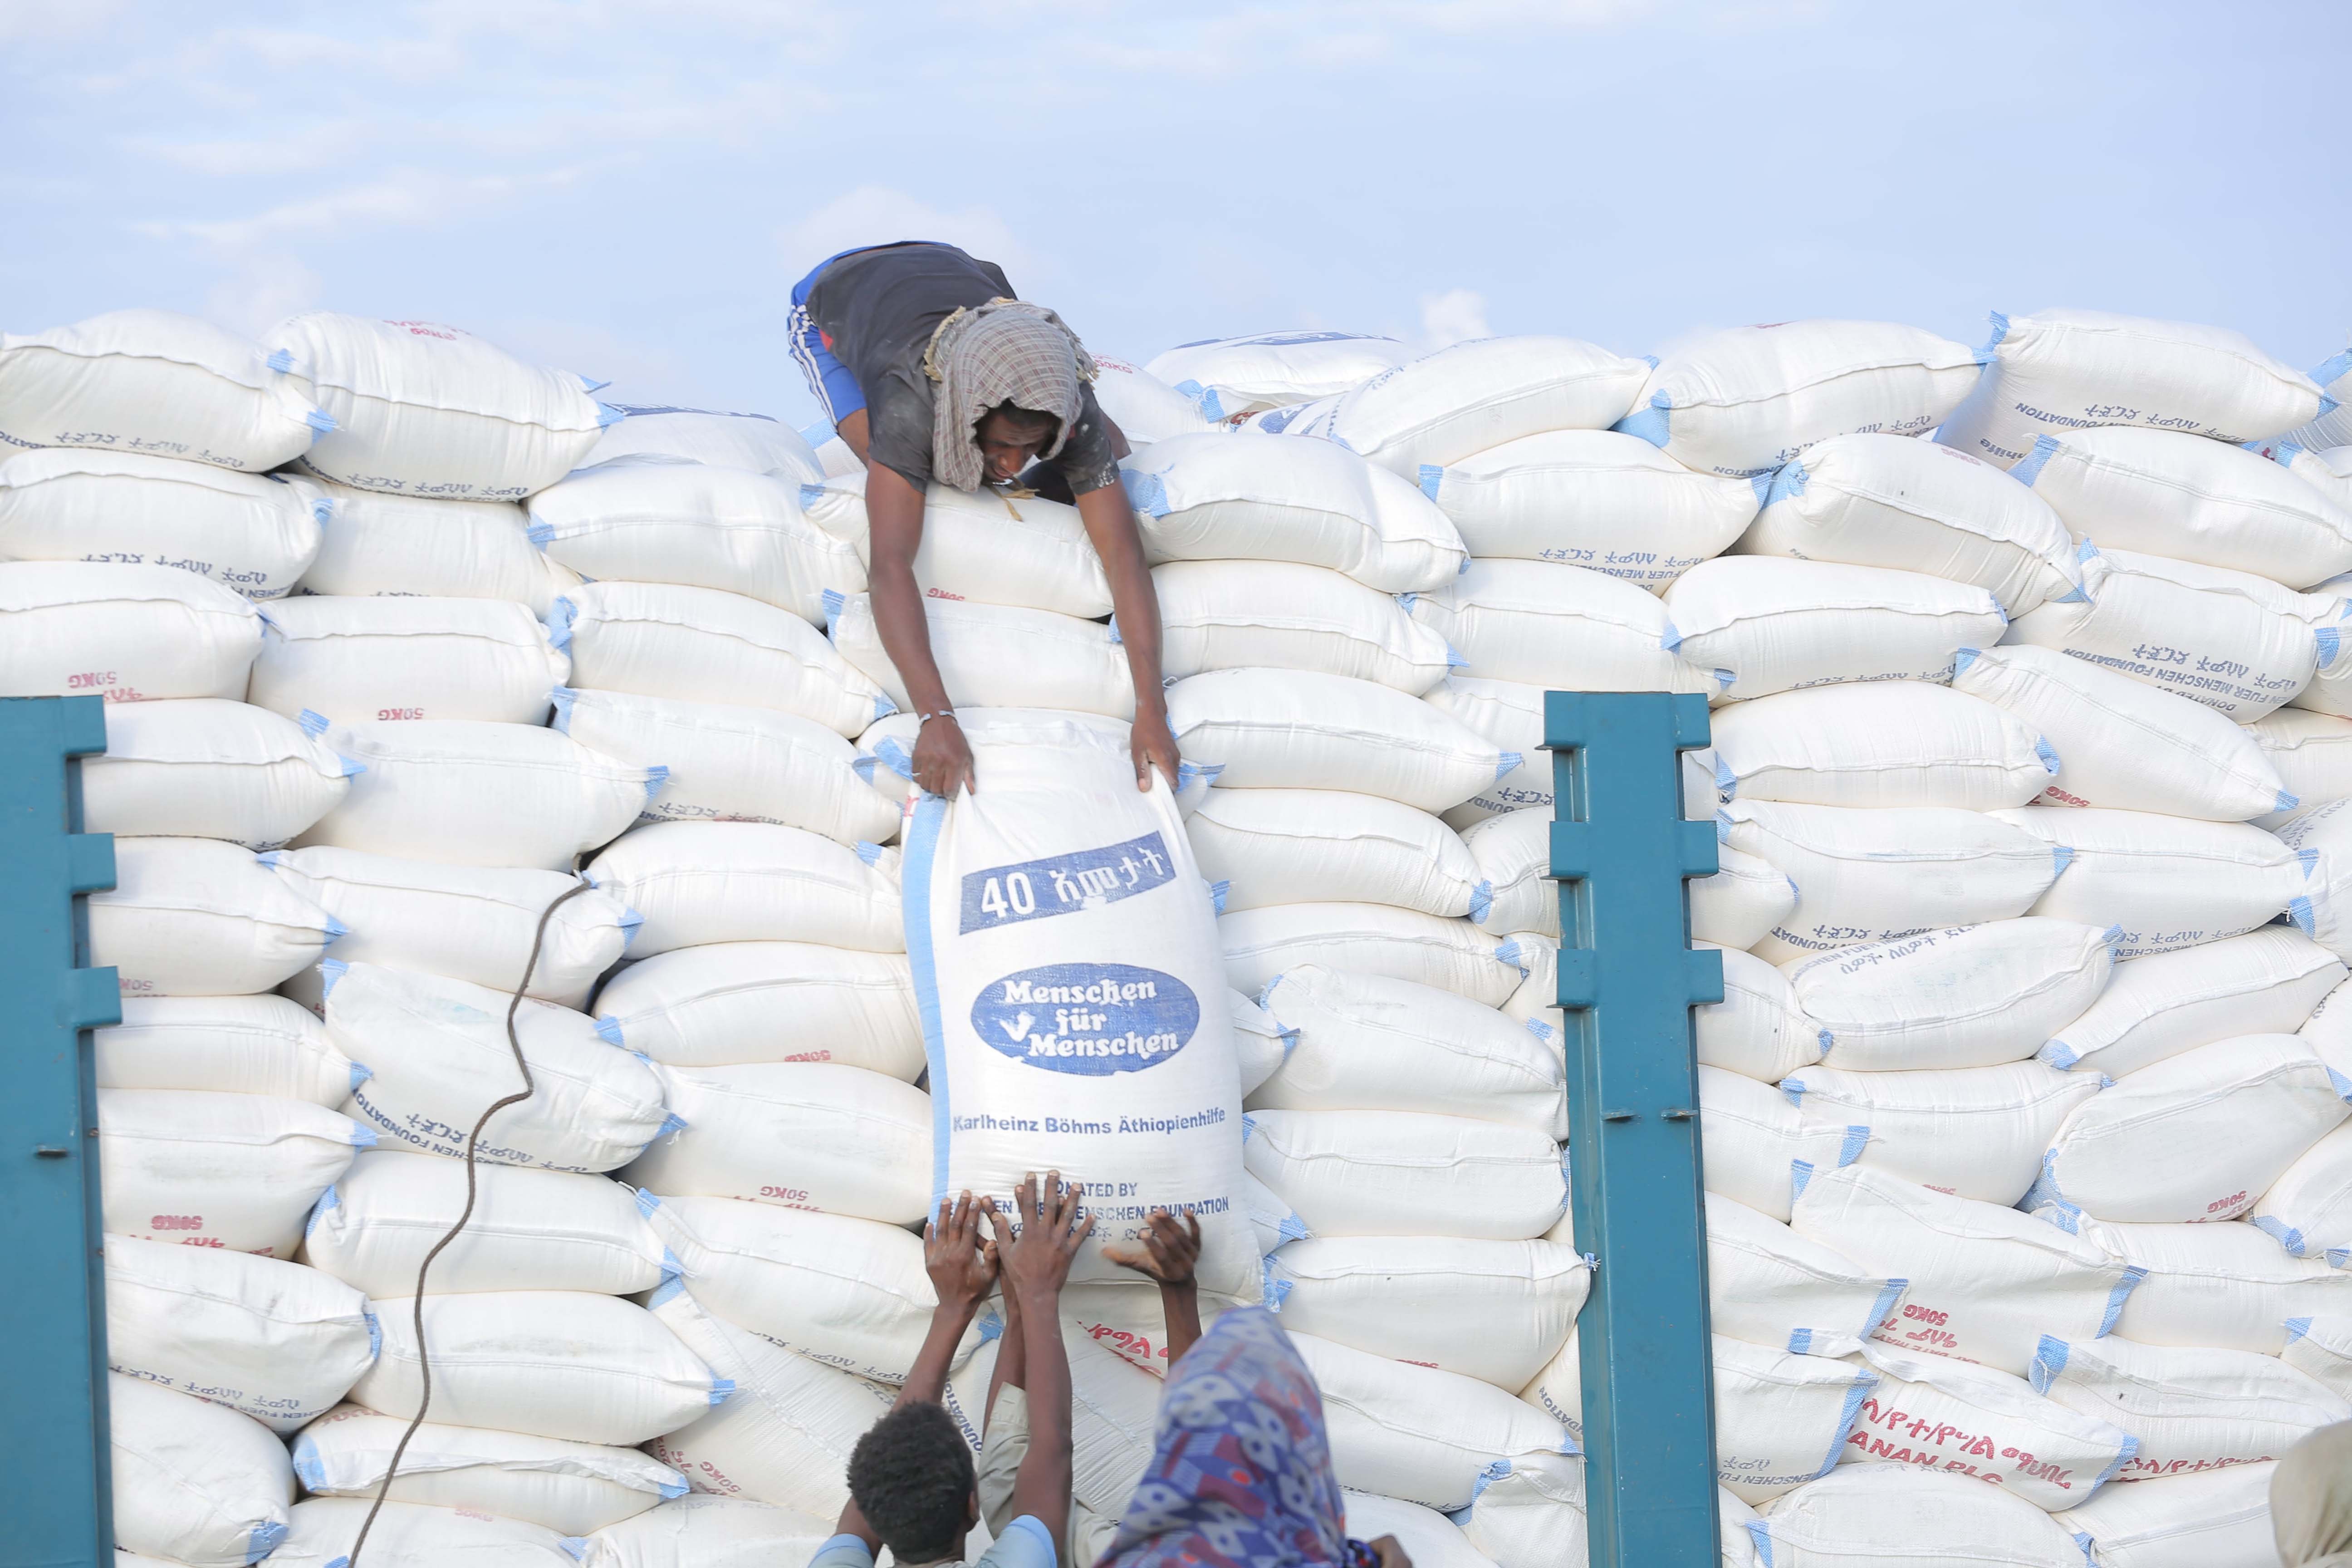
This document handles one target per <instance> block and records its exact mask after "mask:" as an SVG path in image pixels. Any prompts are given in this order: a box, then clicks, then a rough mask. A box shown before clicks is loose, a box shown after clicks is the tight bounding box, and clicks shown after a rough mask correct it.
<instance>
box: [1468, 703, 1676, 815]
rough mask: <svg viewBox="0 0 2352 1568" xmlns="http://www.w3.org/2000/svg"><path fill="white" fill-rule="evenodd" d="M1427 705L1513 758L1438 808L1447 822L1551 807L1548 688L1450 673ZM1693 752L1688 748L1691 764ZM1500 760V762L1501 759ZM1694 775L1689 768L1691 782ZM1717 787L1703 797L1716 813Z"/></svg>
mask: <svg viewBox="0 0 2352 1568" xmlns="http://www.w3.org/2000/svg"><path fill="white" fill-rule="evenodd" d="M1422 700H1423V703H1424V704H1426V705H1427V706H1428V707H1431V708H1435V709H1437V710H1440V711H1442V712H1444V713H1446V714H1449V715H1451V716H1452V717H1454V719H1457V720H1459V721H1461V722H1462V723H1463V724H1465V725H1466V726H1468V727H1469V728H1470V729H1471V730H1472V731H1475V732H1476V733H1478V734H1480V735H1483V736H1485V737H1486V739H1487V740H1489V741H1492V742H1494V743H1495V744H1496V745H1497V746H1499V747H1502V748H1503V755H1504V756H1506V757H1507V758H1509V759H1510V766H1509V767H1507V768H1505V769H1504V770H1503V771H1502V772H1501V773H1499V774H1498V775H1496V778H1495V780H1494V782H1493V783H1491V784H1485V785H1482V786H1481V787H1480V788H1479V789H1478V790H1476V791H1475V793H1473V794H1472V795H1470V796H1469V797H1468V798H1467V799H1465V800H1464V801H1463V802H1462V803H1461V804H1460V805H1455V806H1453V807H1451V808H1449V809H1448V810H1446V811H1444V812H1442V813H1440V814H1439V815H1441V816H1444V819H1445V825H1446V826H1448V827H1451V828H1453V829H1454V830H1455V831H1456V832H1467V831H1469V830H1470V829H1471V828H1473V827H1475V826H1477V825H1478V824H1480V823H1482V822H1484V821H1486V819H1487V818H1488V817H1490V816H1502V815H1503V814H1505V813H1506V812H1512V811H1521V810H1524V809H1526V808H1527V807H1529V806H1538V805H1539V806H1542V807H1544V808H1545V809H1546V810H1549V809H1550V807H1551V759H1550V758H1549V757H1548V756H1545V755H1544V754H1543V730H1544V689H1543V688H1542V687H1540V686H1535V685H1530V684H1528V683H1527V682H1525V681H1517V680H1489V679H1486V678H1484V677H1482V676H1473V675H1449V676H1447V677H1446V678H1445V679H1443V680H1441V681H1439V682H1438V683H1437V684H1436V685H1435V686H1433V687H1431V688H1430V689H1429V690H1428V691H1427V692H1425V693H1423V698H1422ZM1693 754H1694V753H1690V752H1685V753H1684V758H1683V761H1684V764H1685V768H1687V767H1688V765H1689V763H1690V759H1691V757H1692V755H1693ZM1497 765H1499V764H1497ZM1689 778H1690V775H1689V774H1687V773H1685V784H1686V785H1687V784H1688V782H1689ZM1713 796H1714V792H1713V790H1712V789H1710V790H1708V791H1707V792H1706V797H1707V798H1706V799H1705V800H1703V801H1701V802H1700V805H1702V806H1704V807H1705V809H1706V813H1707V815H1709V816H1712V815H1714V811H1715V807H1714V805H1713Z"/></svg>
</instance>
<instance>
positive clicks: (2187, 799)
mask: <svg viewBox="0 0 2352 1568" xmlns="http://www.w3.org/2000/svg"><path fill="white" fill-rule="evenodd" d="M1952 689H1953V690H1955V691H1958V692H1962V693H1965V694H1967V695H1969V696H1970V697H1976V698H1980V699H1982V700H1985V701H1987V702H1990V703H1993V704H1995V705H1997V706H1999V707H2000V708H2002V709H2004V710H2007V711H2009V712H2010V713H2012V714H2014V715H2015V716H2016V717H2017V718H2018V719H2019V720H2020V721H2022V722H2023V723H2024V724H2025V725H2026V726H2027V727H2028V728H2031V729H2033V730H2038V731H2041V733H2042V739H2043V741H2044V742H2047V743H2048V745H2049V746H2050V747H2051V748H2052V754H2053V756H2054V757H2055V758H2056V759H2057V762H2058V764H2059V766H2058V775H2057V777H2055V778H2054V779H2052V780H2051V781H2049V789H2048V790H2047V792H2046V793H2045V794H2044V795H2043V796H2042V804H2044V805H2091V806H2108V807H2114V808H2116V809H2118V810H2123V811H2152V812H2159V813H2162V814H2163V815H2165V816H2198V817H2206V818H2209V819H2210V820H2212V821H2215V822H2243V821H2245V820H2246V819H2247V818H2248V817H2256V816H2263V814H2265V813H2268V812H2274V811H2286V810H2292V809H2293V805H2294V801H2295V795H2294V794H2292V793H2290V792H2289V786H2288V785H2287V784H2285V783H2284V780H2283V779H2282V778H2281V777H2280V774H2279V772H2278V770H2277V769H2276V768H2275V767H2273V765H2272V761H2271V759H2270V758H2268V757H2266V756H2265V755H2264V754H2263V747H2262V744H2261V735H2260V733H2259V732H2258V731H2250V730H2247V729H2242V728H2240V727H2239V726H2238V725H2236V724H2234V723H2232V722H2231V721H2230V720H2229V719H2227V718H2225V717H2223V716H2222V715H2221V714H2220V713H2218V712H2215V711H2214V710H2211V709H2210V708H2207V707H2206V706H2205V705H2204V704H2202V703H2199V702H2191V701H2189V700H2186V699H2185V698H2181V697H2177V696H2174V695H2173V694H2172V693H2170V692H2168V691H2165V690H2162V689H2158V688H2156V687H2153V686H2151V685H2149V684H2147V682H2145V681H2140V680H2134V679H2132V678H2131V677H2129V676H2127V675H2122V674H2118V673H2117V672H2116V671H2115V670H2112V669H2106V668H2101V667H2100V666H2099V665H2097V664H2095V663H2093V662H2091V661H2090V660H2088V659H2081V658H2068V657H2067V656H2066V655H2064V654H2063V653H2060V652H2057V651H2055V650H2053V649H2051V648H2046V647H2032V646H2030V645H2018V646H2014V647H1995V648H1987V649H1984V650H1983V651H1981V652H1979V650H1978V649H1975V648H1962V649H1961V650H1960V655H1959V659H1958V665H1957V667H1956V668H1955V669H1954V670H1953V672H1952ZM2276 717H2277V715H2273V716H2272V718H2268V719H2264V720H2263V721H2262V722H2263V723H2264V724H2268V723H2271V722H2272V721H2273V719H2275V718H2276ZM1719 743H1720V742H1718V744H1719ZM2002 804H2003V805H2023V804H2024V803H2023V802H2022V801H2016V802H2003V803H2002Z"/></svg>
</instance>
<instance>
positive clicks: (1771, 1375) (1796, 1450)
mask: <svg viewBox="0 0 2352 1568" xmlns="http://www.w3.org/2000/svg"><path fill="white" fill-rule="evenodd" d="M1714 1354H1715V1473H1716V1479H1717V1483H1718V1484H1719V1485H1722V1486H1725V1487H1728V1488H1729V1489H1731V1490H1732V1491H1734V1492H1736V1493H1738V1495H1739V1496H1740V1497H1741V1498H1743V1499H1745V1500H1747V1501H1748V1503H1750V1504H1760V1503H1763V1502H1764V1501H1766V1500H1768V1499H1771V1498H1776V1497H1779V1496H1780V1495H1781V1494H1782V1493H1784V1492H1788V1491H1791V1490H1793V1489H1796V1488H1797V1487H1800V1486H1802V1485H1803V1484H1804V1483H1805V1482H1807V1481H1810V1480H1814V1479H1818V1478H1820V1477H1822V1476H1825V1475H1827V1474H1828V1473H1829V1472H1830V1468H1831V1467H1832V1466H1833V1465H1835V1464H1836V1463H1837V1462H1838V1458H1839V1457H1840V1456H1841V1455H1842V1454H1843V1453H1844V1451H1845V1441H1846V1436H1847V1434H1848V1433H1849V1432H1851V1431H1852V1430H1853V1425H1854V1420H1855V1418H1856V1416H1857V1415H1859V1414H1860V1412H1861V1410H1862V1405H1863V1401H1864V1399H1865V1398H1867V1397H1868V1396H1869V1394H1870V1393H1871V1391H1872V1390H1873V1389H1874V1388H1876V1387H1877V1386H1878V1373H1875V1372H1874V1371H1872V1370H1871V1369H1870V1368H1868V1367H1864V1366H1855V1365H1853V1363H1849V1362H1843V1361H1831V1360H1829V1359H1828V1358H1826V1357H1823V1356H1817V1355H1792V1354H1790V1352H1787V1351H1780V1350H1773V1349H1770V1348H1769V1347H1768V1346H1764V1345H1754V1344H1747V1343H1743V1342H1740V1341H1738V1340H1735V1339H1727V1338H1726V1337H1725V1336H1723V1335H1721V1334H1717V1335H1715V1336H1714Z"/></svg>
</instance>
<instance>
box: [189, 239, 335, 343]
mask: <svg viewBox="0 0 2352 1568" xmlns="http://www.w3.org/2000/svg"><path fill="white" fill-rule="evenodd" d="M321 289H322V285H321V284H320V280H319V275H318V274H317V273H315V272H313V271H311V270H310V268H308V267H305V266H304V265H302V263H301V262H300V261H299V260H297V259H295V258H293V257H291V256H288V255H286V254H284V253H283V252H280V251H250V252H247V253H246V254H245V255H243V256H240V257H238V258H236V263H235V266H234V268H233V269H232V270H231V271H230V272H229V274H228V275H227V276H226V277H225V278H223V279H221V280H220V281H219V282H217V283H215V284H214V285H213V287H212V291H211V292H210V293H208V294H206V295H205V315H206V316H208V317H210V318H211V319H212V320H213V321H215V322H217V323H218V324H220V325H221V326H224V327H226V328H228V329H229V330H230V331H235V332H243V333H245V334H246V335H247V337H259V336H260V335H261V334H262V333H264V332H266V331H268V330H269V329H270V328H272V327H274V326H276V325H277V324H278V322H280V321H284V320H285V319H286V318H287V317H289V316H290V315H292V314H294V313H295V312H296V311H298V310H312V309H315V308H316V307H317V306H318V305H319V303H320V295H321Z"/></svg>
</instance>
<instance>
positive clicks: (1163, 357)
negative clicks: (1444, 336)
mask: <svg viewBox="0 0 2352 1568" xmlns="http://www.w3.org/2000/svg"><path fill="white" fill-rule="evenodd" d="M1410 359H1412V350H1411V349H1409V348H1407V347H1406V346H1405V345H1404V344H1402V343H1401V342H1397V341H1396V339H1394V338H1390V337H1382V336H1381V335H1379V334H1377V333H1372V332H1333V331H1311V330H1310V331H1286V332H1255V333H1252V334H1250V335H1249V336H1246V337H1238V338H1203V339H1202V340H1201V341H1199V342H1190V343H1179V344H1178V345H1177V346H1176V347H1174V348H1172V349H1169V350H1167V351H1165V352H1163V353H1160V355H1158V356H1157V357H1156V358H1154V359H1152V360H1151V361H1150V363H1147V364H1146V365H1145V366H1144V367H1143V368H1144V370H1145V372H1146V373H1147V374H1150V375H1151V376H1152V377H1153V378H1154V379H1156V380H1158V381H1160V382H1163V383H1165V384H1167V385H1169V386H1171V387H1172V388H1174V389H1175V390H1176V391H1178V392H1179V393H1181V394H1183V395H1185V396H1187V397H1189V398H1191V399H1192V401H1193V402H1194V403H1195V404H1196V405H1198V407H1199V409H1200V412H1201V415H1202V417H1204V418H1207V419H1226V418H1230V417H1232V416H1234V415H1236V414H1247V413H1250V412H1252V411H1253V410H1255V409H1260V408H1280V407H1282V406H1284V405H1286V404H1292V403H1305V402H1307V401H1308V400H1309V399H1311V398H1317V397H1330V396H1334V395H1337V394H1339V393H1342V392H1345V391H1347V390H1348V389H1349V387H1351V386H1354V385H1356V384H1359V383H1360V382H1364V381H1368V380H1370V378H1371V377H1373V376H1376V375H1378V374H1381V372H1382V371H1384V370H1393V369H1394V368H1395V367H1397V366H1398V365H1401V364H1403V363H1406V362H1407V361H1408V360H1410ZM1122 428H1124V426H1122ZM1129 435H1130V436H1133V432H1131V431H1130V432H1129ZM1134 438H1135V439H1137V440H1148V439H1150V437H1134Z"/></svg>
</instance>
